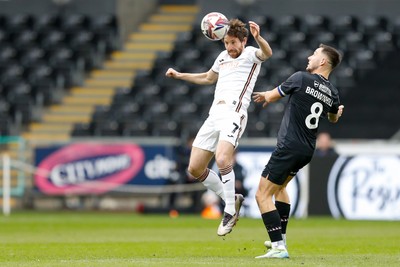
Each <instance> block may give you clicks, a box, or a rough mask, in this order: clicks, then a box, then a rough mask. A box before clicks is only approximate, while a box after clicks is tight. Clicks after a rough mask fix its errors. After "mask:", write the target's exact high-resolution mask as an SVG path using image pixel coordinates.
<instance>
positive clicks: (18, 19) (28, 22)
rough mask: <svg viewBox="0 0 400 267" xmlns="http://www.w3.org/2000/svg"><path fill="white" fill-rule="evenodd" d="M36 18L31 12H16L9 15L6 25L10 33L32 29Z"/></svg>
mask: <svg viewBox="0 0 400 267" xmlns="http://www.w3.org/2000/svg"><path fill="white" fill-rule="evenodd" d="M33 25H34V18H33V17H32V16H31V15H29V14H22V13H21V14H15V15H12V16H7V18H6V21H5V27H6V29H7V31H8V32H9V33H10V34H16V33H19V32H21V31H25V30H28V29H32V27H33Z"/></svg>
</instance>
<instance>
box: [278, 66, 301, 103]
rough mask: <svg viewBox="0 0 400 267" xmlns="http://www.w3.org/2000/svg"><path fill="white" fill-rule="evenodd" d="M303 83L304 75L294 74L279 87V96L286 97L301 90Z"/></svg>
mask: <svg viewBox="0 0 400 267" xmlns="http://www.w3.org/2000/svg"><path fill="white" fill-rule="evenodd" d="M302 81H303V75H302V74H301V72H300V71H298V72H296V73H294V74H292V75H291V76H290V77H289V78H288V79H287V80H286V81H284V82H283V83H282V84H281V85H279V86H278V91H279V94H280V95H281V96H282V97H284V96H286V95H290V94H292V93H294V92H296V91H297V90H300V88H301V84H302Z"/></svg>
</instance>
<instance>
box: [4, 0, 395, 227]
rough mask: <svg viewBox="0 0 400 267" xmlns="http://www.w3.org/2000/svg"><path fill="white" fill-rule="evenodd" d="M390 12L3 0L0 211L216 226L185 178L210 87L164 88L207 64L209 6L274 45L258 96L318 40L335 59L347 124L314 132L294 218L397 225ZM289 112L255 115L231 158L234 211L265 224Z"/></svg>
mask: <svg viewBox="0 0 400 267" xmlns="http://www.w3.org/2000/svg"><path fill="white" fill-rule="evenodd" d="M398 10H400V2H399V1H396V0H346V1H344V0H324V1H321V0H279V1H278V0H236V1H233V0H218V1H208V0H197V1H195V0H192V1H190V0H185V1H184V0H181V1H179V0H175V1H174V0H169V1H168V0H165V1H163V0H159V1H157V0H146V1H142V0H80V1H78V0H35V1H31V0H3V1H0V149H1V154H2V158H1V163H0V165H1V171H0V174H1V183H0V184H1V189H0V193H1V196H2V198H1V200H0V203H1V204H2V206H3V213H4V214H9V213H10V211H11V210H21V209H34V210H60V209H74V210H93V209H96V210H129V211H134V212H140V213H170V212H172V213H171V214H172V215H174V214H177V213H199V214H200V213H202V214H203V215H204V216H205V217H207V216H209V217H211V218H213V217H214V216H216V217H218V216H219V213H218V207H219V206H220V205H221V203H219V201H218V200H216V199H215V198H214V197H212V196H210V195H209V194H208V193H207V192H205V188H204V187H203V186H202V185H201V184H197V183H194V182H193V181H191V180H190V179H189V178H188V177H187V176H186V172H185V169H186V166H187V163H188V157H189V151H190V146H191V141H192V139H193V136H194V134H195V133H196V132H197V130H198V129H199V127H200V125H201V123H202V122H203V121H204V119H205V118H206V116H207V112H208V109H209V107H210V105H211V102H212V99H213V93H214V87H213V86H210V87H208V86H196V85H192V84H188V83H185V82H181V81H176V80H172V79H166V78H165V72H166V70H167V69H168V67H174V68H176V69H178V70H180V71H182V72H204V71H208V70H209V69H210V67H211V66H212V64H213V61H214V59H215V58H216V56H217V55H218V54H219V53H220V51H221V50H223V49H224V48H223V44H222V43H221V42H211V41H209V40H208V39H206V38H205V37H204V36H203V35H202V33H201V31H200V23H199V22H200V20H201V18H202V17H203V16H204V15H205V14H207V13H209V12H212V11H218V12H221V13H223V14H225V15H226V16H227V17H228V18H235V17H238V18H240V19H241V20H243V21H244V22H247V21H249V20H253V21H255V22H257V23H258V24H259V25H260V27H261V33H262V35H263V36H264V37H265V39H266V40H268V42H269V43H270V45H271V47H272V49H273V56H272V57H271V58H270V59H269V60H268V61H266V62H265V63H263V65H262V69H261V72H260V75H259V78H258V81H257V84H256V88H255V91H261V90H267V89H272V88H274V87H275V86H277V85H279V84H280V83H281V82H283V81H284V80H285V79H286V78H288V76H289V75H291V74H292V73H294V72H295V71H297V70H304V69H305V67H306V65H307V57H308V56H309V55H310V54H312V52H313V51H314V50H315V49H316V48H317V47H318V46H319V44H320V43H325V44H328V45H332V46H335V47H337V48H338V49H339V50H340V51H341V52H342V53H343V56H344V57H343V62H342V63H341V65H340V66H339V67H338V68H337V69H336V70H335V71H334V72H333V74H332V75H331V77H330V80H331V82H332V83H333V84H335V85H336V87H338V88H339V91H340V96H341V101H342V103H343V104H344V105H345V114H344V116H343V117H342V119H341V121H340V123H338V124H336V125H329V124H328V123H327V122H322V123H321V127H320V130H321V132H324V133H325V134H324V135H323V138H321V140H320V141H319V143H318V146H319V147H318V148H319V150H318V152H316V155H315V157H314V160H313V161H312V162H311V163H310V164H309V166H307V167H306V168H304V169H303V170H302V171H301V172H300V173H299V174H298V177H296V180H295V182H293V185H291V188H290V194H291V197H292V200H293V203H292V204H293V206H294V208H293V212H292V213H293V215H294V216H297V217H307V216H309V215H327V216H334V217H337V218H338V217H345V218H348V219H378V220H380V219H385V220H399V219H400V194H399V192H400V177H399V173H400V142H399V141H400V108H399V106H398V101H399V99H400V80H399V79H398V77H397V75H398V74H399V73H400V53H399V51H400V15H399V14H398ZM248 45H255V46H256V43H255V42H254V40H252V38H250V39H249V42H248ZM284 106H285V101H281V102H278V103H274V104H271V105H269V106H268V108H266V109H262V108H261V106H260V105H255V104H254V103H252V104H251V106H250V108H249V121H248V125H247V129H246V131H245V133H244V136H243V139H242V141H241V144H240V146H239V148H238V152H237V165H238V166H239V165H240V166H241V170H240V172H241V176H242V177H243V178H241V180H240V183H238V184H237V190H243V192H245V194H246V196H247V199H246V205H245V209H244V211H243V215H244V216H249V217H258V216H259V214H258V210H257V207H256V206H255V205H256V204H255V201H254V190H255V188H256V186H257V184H258V181H259V177H260V173H261V171H262V169H263V166H264V165H265V164H266V163H267V161H268V158H269V156H270V153H271V151H272V150H273V148H274V145H275V137H276V134H277V131H278V129H279V124H280V121H281V118H282V114H283V113H282V112H283V110H284ZM326 151H328V152H326ZM213 208H216V213H214V212H211V213H210V214H209V213H207V212H206V211H210V210H211V211H215V209H213Z"/></svg>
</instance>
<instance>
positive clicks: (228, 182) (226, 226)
mask: <svg viewBox="0 0 400 267" xmlns="http://www.w3.org/2000/svg"><path fill="white" fill-rule="evenodd" d="M233 153H234V147H233V145H232V144H231V143H230V142H227V141H224V140H222V141H220V142H218V146H217V151H216V154H215V161H216V163H217V166H218V168H219V172H220V174H221V180H222V188H223V190H224V196H225V208H224V216H223V218H222V220H221V223H220V225H219V227H218V231H217V234H218V235H220V236H224V235H226V234H229V233H230V232H231V231H232V228H233V227H234V226H235V224H236V222H237V220H238V219H239V213H240V208H241V206H242V203H243V201H244V198H243V196H242V195H240V194H235V173H234V171H233V165H232V164H233Z"/></svg>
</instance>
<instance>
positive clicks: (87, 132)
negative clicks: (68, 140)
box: [71, 123, 93, 137]
mask: <svg viewBox="0 0 400 267" xmlns="http://www.w3.org/2000/svg"><path fill="white" fill-rule="evenodd" d="M71 136H76V137H88V136H93V131H92V127H91V125H90V124H89V123H75V124H74V126H73V128H72V131H71Z"/></svg>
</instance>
